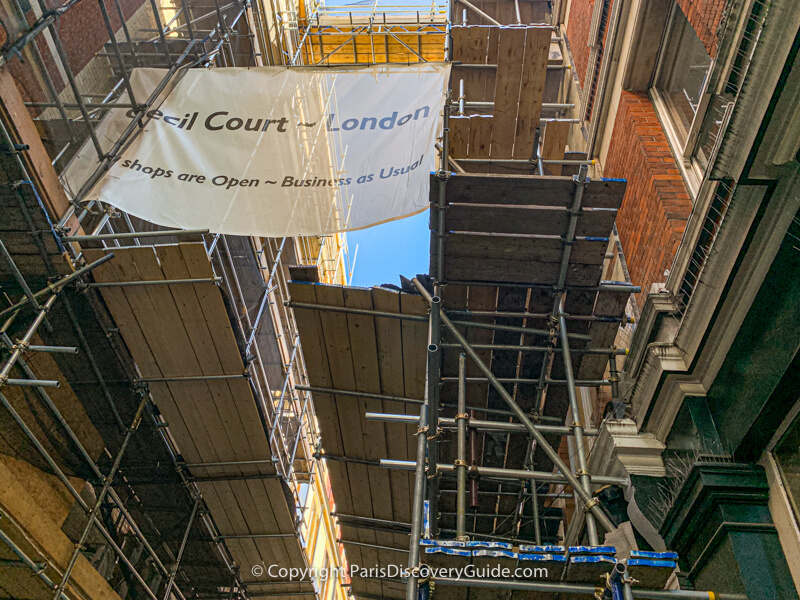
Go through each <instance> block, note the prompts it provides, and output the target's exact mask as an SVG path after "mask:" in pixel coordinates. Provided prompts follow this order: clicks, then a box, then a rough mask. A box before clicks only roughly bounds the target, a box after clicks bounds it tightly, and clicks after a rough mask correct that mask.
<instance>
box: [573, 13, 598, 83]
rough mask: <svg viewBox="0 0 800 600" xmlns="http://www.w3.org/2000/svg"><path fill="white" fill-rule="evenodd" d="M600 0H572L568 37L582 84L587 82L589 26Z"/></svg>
mask: <svg viewBox="0 0 800 600" xmlns="http://www.w3.org/2000/svg"><path fill="white" fill-rule="evenodd" d="M597 1H599V0H572V3H571V4H570V8H569V20H568V21H567V39H568V40H569V47H570V50H571V51H572V59H573V61H574V67H575V71H576V74H577V75H578V79H579V80H580V82H581V85H582V86H583V85H585V84H586V81H585V79H586V67H587V65H588V63H589V51H590V48H589V46H587V45H586V42H587V41H588V40H589V28H590V27H591V25H592V12H593V11H594V3H595V2H597Z"/></svg>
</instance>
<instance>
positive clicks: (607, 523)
mask: <svg viewBox="0 0 800 600" xmlns="http://www.w3.org/2000/svg"><path fill="white" fill-rule="evenodd" d="M413 282H414V285H415V286H416V288H417V290H418V291H419V293H420V294H421V295H422V297H423V298H425V300H426V301H427V302H429V303H430V302H431V300H432V298H431V295H430V294H429V293H428V291H427V290H426V289H425V288H424V286H423V285H422V284H421V283H420V282H419V281H418V280H417V279H416V278H415V279H414V280H413ZM440 319H441V322H442V324H443V325H444V326H445V327H446V328H447V329H449V330H450V333H452V335H453V337H454V338H455V339H456V341H458V343H459V344H460V345H461V346H462V347H463V348H464V351H465V352H466V354H467V355H468V356H469V357H470V358H471V359H472V360H473V361H474V362H475V364H476V365H477V366H478V368H479V369H480V370H481V371H482V372H483V374H484V375H485V376H486V378H487V379H488V380H489V383H490V384H491V385H492V387H493V388H495V390H497V392H498V393H499V394H500V396H501V397H502V398H503V401H504V402H505V403H506V404H507V405H508V407H509V408H510V409H511V411H512V412H513V413H514V415H515V416H516V417H517V418H518V419H519V420H520V422H521V423H522V424H523V425H525V428H526V429H527V430H528V433H530V435H531V437H533V438H534V439H535V440H536V443H537V444H539V447H541V449H542V450H543V451H544V452H545V454H547V457H548V458H549V459H550V460H551V461H552V462H553V464H554V465H555V467H556V468H557V469H558V470H559V472H560V473H561V474H562V475H563V476H564V478H565V479H566V480H567V481H568V482H569V484H570V485H571V486H572V488H573V489H574V490H575V491H576V492H577V493H578V495H579V496H580V498H581V500H583V502H584V503H586V505H587V506H588V507H589V510H590V511H591V514H592V515H594V517H595V518H596V519H597V521H598V522H599V523H600V525H601V526H602V527H603V529H605V530H606V531H614V530H615V529H616V527H615V526H614V524H613V523H612V522H611V519H609V517H608V515H606V513H605V512H604V511H603V509H602V508H601V507H600V505H599V504H596V503H594V502H592V497H591V494H590V493H589V492H588V491H587V490H586V489H585V488H584V487H583V485H582V484H581V482H580V481H579V480H578V478H577V477H576V476H575V474H574V473H573V472H572V471H571V470H570V468H569V467H568V466H567V465H566V463H564V461H563V460H561V457H560V456H559V455H558V452H556V451H555V450H554V449H553V447H552V446H551V445H550V443H549V442H548V441H547V440H546V439H545V437H544V435H543V434H542V432H540V431H539V430H538V429H537V428H536V426H535V425H534V424H533V423H532V422H531V420H530V419H529V418H528V415H526V414H525V411H524V410H522V408H520V406H519V405H518V404H517V403H516V402H515V401H514V399H513V398H512V397H511V394H509V393H508V390H506V389H505V388H504V387H503V385H502V384H501V383H500V382H499V381H498V380H497V377H495V375H494V374H493V373H492V370H491V369H490V368H489V367H488V366H487V365H486V363H484V362H483V360H481V357H480V356H479V355H478V353H477V352H476V351H475V350H474V349H473V348H472V346H471V345H470V343H469V342H468V341H467V339H466V338H465V337H464V336H463V334H462V333H461V332H460V331H459V330H458V328H457V327H456V326H455V325H454V324H453V322H452V321H451V320H450V319H449V318H448V317H447V315H446V314H444V313H442V314H440Z"/></svg>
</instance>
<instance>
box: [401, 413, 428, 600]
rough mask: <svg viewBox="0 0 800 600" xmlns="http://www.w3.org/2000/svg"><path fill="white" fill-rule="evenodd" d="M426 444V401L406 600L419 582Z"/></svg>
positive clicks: (421, 421)
mask: <svg viewBox="0 0 800 600" xmlns="http://www.w3.org/2000/svg"><path fill="white" fill-rule="evenodd" d="M427 442H428V400H427V398H426V399H425V402H424V403H423V404H422V406H421V407H420V411H419V427H418V429H417V467H416V471H415V474H414V502H413V504H412V509H411V546H410V547H409V552H408V571H409V575H408V579H407V582H406V600H418V599H417V588H418V586H417V583H418V581H419V577H418V576H419V541H420V539H421V537H422V500H423V498H424V497H425V479H426V478H425V451H426V449H427V445H428V444H427Z"/></svg>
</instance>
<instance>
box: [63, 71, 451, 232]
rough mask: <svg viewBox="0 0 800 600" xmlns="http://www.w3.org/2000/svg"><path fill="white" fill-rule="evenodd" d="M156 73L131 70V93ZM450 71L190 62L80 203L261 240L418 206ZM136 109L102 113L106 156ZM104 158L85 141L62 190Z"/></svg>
mask: <svg viewBox="0 0 800 600" xmlns="http://www.w3.org/2000/svg"><path fill="white" fill-rule="evenodd" d="M164 75H165V71H164V70H161V69H135V70H134V71H133V74H132V77H131V83H132V88H133V93H134V95H135V99H136V101H137V102H143V101H144V100H146V99H147V98H148V97H149V96H150V95H151V94H152V93H153V91H154V90H155V89H156V86H157V85H158V83H159V82H160V81H161V80H162V78H163V77H164ZM448 78H449V65H443V64H421V65H415V66H391V67H360V68H341V69H338V68H337V69H332V68H313V67H309V68H307V67H303V68H293V69H287V68H284V67H258V68H249V69H248V68H219V69H209V70H206V69H189V70H187V71H186V72H185V73H184V74H183V76H182V78H181V79H180V80H179V81H178V83H177V84H175V85H174V87H173V88H172V89H171V90H169V93H165V94H162V96H164V97H163V98H160V99H159V101H158V102H157V103H155V104H154V107H153V109H152V110H150V111H149V112H148V113H147V119H146V120H145V122H146V125H145V127H144V129H143V130H142V131H141V132H140V133H139V134H138V135H137V136H136V137H135V138H134V139H133V142H132V143H131V144H130V145H129V146H128V147H127V148H125V149H124V151H123V153H122V155H121V156H120V157H119V158H118V159H117V160H116V161H115V162H114V164H113V165H112V166H111V168H110V169H109V170H108V172H107V173H106V174H105V175H104V176H103V177H102V178H101V179H100V180H99V181H98V183H97V184H96V185H95V186H94V187H93V188H92V190H91V191H90V192H89V193H88V195H86V196H85V198H83V200H100V201H102V202H105V203H108V204H110V205H112V206H115V207H117V208H119V209H121V210H123V211H125V212H127V213H130V214H131V215H134V216H136V217H139V218H142V219H145V220H148V221H151V222H153V223H156V224H158V225H163V226H167V227H176V228H184V229H209V230H210V231H212V232H214V233H227V234H234V235H258V236H268V237H282V236H294V235H322V234H327V233H334V232H338V231H347V230H353V229H359V228H363V227H368V226H370V225H375V224H377V223H381V222H384V221H389V220H392V219H397V218H400V217H404V216H408V215H411V214H414V213H417V212H420V211H422V210H424V209H425V208H427V206H428V188H429V174H430V172H431V171H432V170H433V169H434V158H435V157H434V144H435V142H436V137H437V134H438V133H439V132H440V128H441V125H440V122H441V111H442V106H443V103H444V98H445V88H446V84H447V81H448ZM120 102H122V103H128V104H129V103H130V100H129V99H128V98H127V95H126V96H124V97H123V98H122V100H120ZM133 114H134V113H133V111H131V110H128V109H124V108H120V109H114V110H111V111H110V114H109V115H108V116H106V118H105V119H104V120H103V121H102V123H101V124H100V125H99V127H98V128H97V134H98V138H100V140H101V144H102V145H104V146H106V147H104V150H105V151H108V150H109V149H110V148H111V146H112V144H113V142H115V141H116V140H117V139H119V137H120V135H121V134H122V132H123V131H124V130H125V129H126V128H127V127H128V125H129V124H130V123H131V118H132V117H133ZM99 164H100V163H99V160H98V158H97V153H96V151H95V148H94V146H93V145H92V143H91V142H87V143H86V144H85V145H84V147H83V148H82V149H81V150H80V152H79V153H78V155H77V156H76V157H75V159H74V160H73V162H72V163H71V164H70V166H69V168H68V169H67V170H66V173H65V175H64V179H65V181H64V183H65V187H66V189H67V190H69V191H71V192H76V191H77V190H79V189H80V188H81V186H82V185H83V184H84V182H86V181H87V180H88V179H89V177H90V176H91V175H92V173H94V172H95V170H96V169H97V167H98V165H99Z"/></svg>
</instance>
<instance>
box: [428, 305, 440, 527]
mask: <svg viewBox="0 0 800 600" xmlns="http://www.w3.org/2000/svg"><path fill="white" fill-rule="evenodd" d="M441 304H442V302H441V299H440V298H439V296H434V297H433V298H431V303H430V306H431V309H430V315H429V317H430V320H429V327H430V332H429V340H430V342H429V344H428V435H427V436H426V437H427V441H428V483H427V486H426V492H427V493H426V496H427V498H428V508H429V516H430V531H431V535H432V536H433V537H436V536H437V529H438V527H437V524H438V510H437V502H438V496H439V480H438V477H439V471H438V465H439V392H440V391H441V380H442V373H441V370H442V352H441V350H440V346H439V341H440V339H441V320H440V314H441V312H440V307H441Z"/></svg>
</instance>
